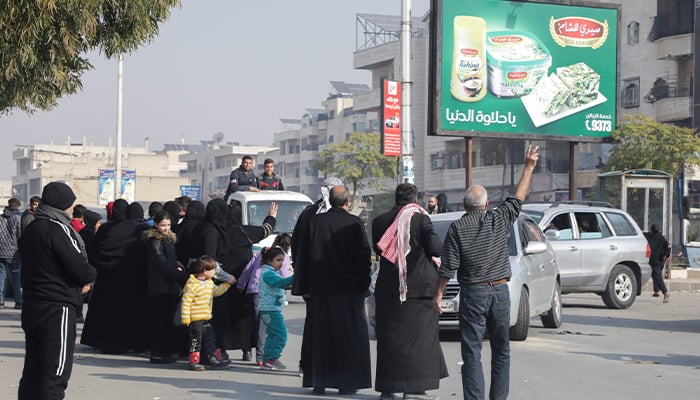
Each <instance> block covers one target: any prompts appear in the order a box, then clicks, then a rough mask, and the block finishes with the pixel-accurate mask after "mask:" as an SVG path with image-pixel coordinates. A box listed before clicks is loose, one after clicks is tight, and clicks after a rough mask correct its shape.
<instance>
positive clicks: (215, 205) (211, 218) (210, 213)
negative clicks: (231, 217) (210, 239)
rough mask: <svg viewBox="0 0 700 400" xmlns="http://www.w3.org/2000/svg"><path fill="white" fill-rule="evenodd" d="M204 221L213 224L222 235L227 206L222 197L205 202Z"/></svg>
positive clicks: (225, 221) (226, 217)
mask: <svg viewBox="0 0 700 400" xmlns="http://www.w3.org/2000/svg"><path fill="white" fill-rule="evenodd" d="M204 221H206V222H207V223H209V224H211V225H212V226H214V228H216V230H217V231H219V232H220V233H221V234H222V235H223V234H224V230H225V227H226V223H227V221H228V207H227V206H226V202H225V201H224V199H214V200H212V201H210V202H209V203H207V210H206V214H205V215H204Z"/></svg>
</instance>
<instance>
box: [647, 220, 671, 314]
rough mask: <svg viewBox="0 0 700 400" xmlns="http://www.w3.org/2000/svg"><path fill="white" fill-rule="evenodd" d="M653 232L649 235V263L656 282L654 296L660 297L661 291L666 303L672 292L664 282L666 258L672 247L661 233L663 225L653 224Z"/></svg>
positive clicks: (651, 229) (652, 276)
mask: <svg viewBox="0 0 700 400" xmlns="http://www.w3.org/2000/svg"><path fill="white" fill-rule="evenodd" d="M650 231H651V233H650V234H648V235H647V241H648V242H649V248H650V249H651V253H650V254H649V265H651V279H652V281H653V282H654V297H659V292H661V293H662V294H663V295H664V303H668V299H669V297H670V294H669V293H668V289H667V288H666V284H665V283H664V277H663V270H664V264H665V263H666V259H667V258H668V257H669V256H670V255H671V247H670V246H669V245H668V240H666V238H665V237H664V236H663V235H662V234H661V227H659V225H657V224H652V225H651V227H650Z"/></svg>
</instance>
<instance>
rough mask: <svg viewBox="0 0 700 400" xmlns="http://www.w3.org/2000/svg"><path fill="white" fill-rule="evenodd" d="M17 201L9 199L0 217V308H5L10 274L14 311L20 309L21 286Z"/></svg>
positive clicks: (19, 225)
mask: <svg viewBox="0 0 700 400" xmlns="http://www.w3.org/2000/svg"><path fill="white" fill-rule="evenodd" d="M21 205H22V203H20V201H19V200H17V199H15V198H11V199H10V200H8V201H7V207H5V209H4V210H3V212H2V214H1V215H0V308H3V307H4V306H5V277H6V275H7V274H8V273H9V274H10V277H11V279H10V283H11V284H12V290H13V293H14V296H15V309H21V308H22V284H21V281H20V276H19V254H18V252H17V243H18V242H19V237H20V232H21V230H22V228H21V224H20V219H21V214H22V213H21V211H20V206H21Z"/></svg>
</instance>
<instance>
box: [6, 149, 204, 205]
mask: <svg viewBox="0 0 700 400" xmlns="http://www.w3.org/2000/svg"><path fill="white" fill-rule="evenodd" d="M183 153H184V151H183V150H164V151H160V152H151V151H149V150H148V149H147V147H131V146H128V145H127V146H126V147H124V148H123V150H122V163H121V168H122V170H133V171H135V172H136V179H135V192H134V196H135V197H134V200H135V201H142V202H148V201H154V200H158V201H163V200H170V199H174V198H175V197H177V196H179V195H180V189H179V188H180V185H188V184H189V183H190V181H189V179H187V178H186V177H181V176H180V170H181V169H184V168H185V167H186V165H185V164H184V163H181V162H180V161H178V157H179V156H180V154H183ZM115 154H116V149H115V147H114V146H113V145H112V144H111V140H110V142H109V144H108V145H107V146H96V145H93V144H92V143H90V144H88V143H87V142H86V140H85V138H83V140H82V141H81V142H77V143H74V142H71V138H70V137H68V138H66V141H65V142H64V143H63V144H53V143H51V144H35V145H19V146H18V148H17V149H16V150H15V151H14V152H13V153H12V158H13V160H15V161H16V163H17V172H16V174H15V176H14V177H13V178H12V190H13V195H14V197H17V198H18V199H19V200H20V201H21V202H22V204H27V202H28V201H29V198H30V197H31V196H41V191H42V189H43V187H44V185H46V184H47V183H49V182H52V181H61V182H66V183H67V184H69V185H70V186H71V187H72V188H73V191H74V192H75V195H76V197H77V200H76V201H77V202H78V203H80V204H83V205H85V206H88V207H98V206H100V201H99V199H98V193H99V176H98V175H99V170H100V169H114V168H115Z"/></svg>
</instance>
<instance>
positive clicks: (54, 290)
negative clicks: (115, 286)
mask: <svg viewBox="0 0 700 400" xmlns="http://www.w3.org/2000/svg"><path fill="white" fill-rule="evenodd" d="M41 198H42V203H41V204H40V205H39V207H38V208H37V210H36V213H35V220H34V221H33V222H32V223H31V224H29V226H27V228H26V230H25V232H24V237H23V238H22V240H21V241H20V244H19V245H20V248H19V251H20V257H21V260H22V287H23V288H24V306H23V308H22V329H23V330H24V336H25V356H24V369H23V370H22V378H21V379H20V382H19V394H18V399H19V400H36V399H63V398H64V396H65V391H66V388H67V387H68V381H69V379H70V376H71V372H72V369H73V351H74V350H75V309H76V307H77V306H78V302H79V301H80V295H81V293H83V292H85V291H87V289H88V288H89V287H90V283H91V282H94V281H95V278H96V277H97V270H95V268H93V267H92V266H91V265H90V264H89V263H88V259H87V254H86V252H85V246H84V244H83V240H82V238H81V237H80V235H78V234H77V233H76V232H75V231H74V230H73V228H71V226H70V215H71V214H72V212H73V210H72V208H73V204H74V203H75V195H74V194H73V191H72V190H71V188H70V187H69V186H68V185H66V184H65V183H61V182H51V183H49V184H47V185H46V186H44V189H43V192H42V195H41Z"/></svg>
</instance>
